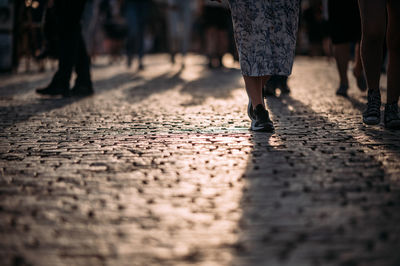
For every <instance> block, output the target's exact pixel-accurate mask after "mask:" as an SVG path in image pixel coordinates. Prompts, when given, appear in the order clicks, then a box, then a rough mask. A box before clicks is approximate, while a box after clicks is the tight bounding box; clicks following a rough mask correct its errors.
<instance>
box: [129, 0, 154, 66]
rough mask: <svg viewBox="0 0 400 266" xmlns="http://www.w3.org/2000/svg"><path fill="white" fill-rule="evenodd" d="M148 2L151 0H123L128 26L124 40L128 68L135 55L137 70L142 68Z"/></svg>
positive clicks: (148, 9)
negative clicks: (125, 40) (126, 36)
mask: <svg viewBox="0 0 400 266" xmlns="http://www.w3.org/2000/svg"><path fill="white" fill-rule="evenodd" d="M150 4H151V1H149V0H125V6H124V9H125V19H126V21H127V23H128V28H129V29H128V38H127V42H126V55H127V66H128V68H130V67H131V65H132V60H133V58H134V56H135V55H137V57H138V62H139V63H138V65H139V70H143V69H144V65H143V56H144V38H145V33H146V26H147V19H148V16H149V13H150Z"/></svg>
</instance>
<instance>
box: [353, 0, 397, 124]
mask: <svg viewBox="0 0 400 266" xmlns="http://www.w3.org/2000/svg"><path fill="white" fill-rule="evenodd" d="M359 5H360V15H361V25H362V39H361V57H362V62H363V66H364V71H365V76H366V80H367V85H368V103H367V108H366V110H365V112H364V113H363V121H364V123H365V124H368V125H376V124H379V123H380V118H381V117H380V116H381V111H380V107H381V94H380V90H379V80H380V74H381V66H382V60H383V49H382V47H383V44H384V39H385V35H387V36H386V40H387V48H388V53H389V63H388V67H387V100H386V105H385V112H384V124H385V127H386V128H390V129H400V116H399V111H398V101H399V95H400V75H399V73H400V35H399V32H400V19H399V17H400V1H398V0H380V1H376V0H359ZM386 16H387V19H386Z"/></svg>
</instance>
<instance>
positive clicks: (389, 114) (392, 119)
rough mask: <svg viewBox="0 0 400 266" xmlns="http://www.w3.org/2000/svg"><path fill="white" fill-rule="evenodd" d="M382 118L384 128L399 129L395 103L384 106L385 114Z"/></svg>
mask: <svg viewBox="0 0 400 266" xmlns="http://www.w3.org/2000/svg"><path fill="white" fill-rule="evenodd" d="M383 118H384V119H383V120H384V121H385V127H386V128H389V129H400V116H399V107H398V106H397V103H391V104H386V105H385V113H384V116H383Z"/></svg>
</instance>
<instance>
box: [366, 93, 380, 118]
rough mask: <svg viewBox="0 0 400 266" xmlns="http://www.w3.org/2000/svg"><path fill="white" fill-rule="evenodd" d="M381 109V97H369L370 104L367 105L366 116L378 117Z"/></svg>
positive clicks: (377, 95)
mask: <svg viewBox="0 0 400 266" xmlns="http://www.w3.org/2000/svg"><path fill="white" fill-rule="evenodd" d="M380 108H381V97H380V95H379V94H376V95H374V94H372V95H368V103H367V110H366V111H365V115H367V116H370V115H376V116H378V115H379V114H380Z"/></svg>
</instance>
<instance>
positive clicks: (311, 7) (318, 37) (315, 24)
mask: <svg viewBox="0 0 400 266" xmlns="http://www.w3.org/2000/svg"><path fill="white" fill-rule="evenodd" d="M308 2H309V3H308V7H307V8H305V10H304V12H303V15H302V17H303V21H304V23H305V26H306V30H307V37H308V42H309V45H310V49H309V54H310V56H318V55H322V54H323V53H324V51H323V41H324V38H325V37H326V31H325V23H324V18H323V13H322V1H321V0H310V1H308Z"/></svg>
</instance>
